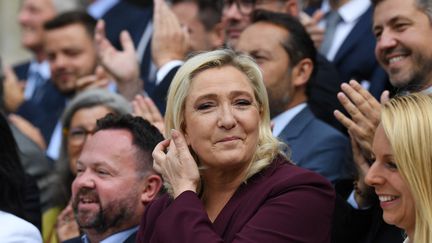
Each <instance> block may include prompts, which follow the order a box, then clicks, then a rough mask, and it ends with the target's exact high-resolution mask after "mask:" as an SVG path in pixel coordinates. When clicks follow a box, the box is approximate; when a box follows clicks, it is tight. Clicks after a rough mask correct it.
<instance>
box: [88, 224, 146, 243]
mask: <svg viewBox="0 0 432 243" xmlns="http://www.w3.org/2000/svg"><path fill="white" fill-rule="evenodd" d="M138 227H139V226H135V227H133V228H130V229H128V230H123V231H120V232H118V233H115V234H113V235H110V236H108V237H107V238H105V239H103V240H102V241H101V242H100V243H119V242H124V241H125V240H126V239H127V238H128V237H129V236H131V235H132V234H133V233H135V232H136V231H138ZM81 239H82V241H83V242H84V243H90V240H89V239H88V237H87V235H86V234H85V235H83V236H82V237H81Z"/></svg>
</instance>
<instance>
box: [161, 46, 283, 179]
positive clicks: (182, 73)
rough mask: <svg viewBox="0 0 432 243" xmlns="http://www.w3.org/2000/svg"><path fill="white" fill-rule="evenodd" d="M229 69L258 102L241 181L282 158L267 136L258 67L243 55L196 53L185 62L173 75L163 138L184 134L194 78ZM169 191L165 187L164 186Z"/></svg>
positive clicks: (279, 145)
mask: <svg viewBox="0 0 432 243" xmlns="http://www.w3.org/2000/svg"><path fill="white" fill-rule="evenodd" d="M224 66H232V67H235V68H237V69H238V70H240V71H241V72H242V73H244V74H245V75H246V77H247V79H248V80H249V82H250V84H251V87H252V88H253V90H254V95H255V99H256V100H257V102H258V108H259V111H260V116H261V122H260V127H259V137H258V147H257V150H256V151H255V154H254V156H253V158H252V163H251V164H250V166H249V168H248V171H247V174H246V178H245V181H246V180H247V179H248V178H250V177H251V176H253V175H254V174H256V173H258V172H259V171H261V170H262V169H264V168H265V167H266V166H268V165H269V164H270V163H271V162H272V160H273V159H274V158H275V157H276V155H278V154H280V155H282V156H284V153H283V152H282V150H281V148H282V146H283V145H282V143H281V142H279V141H278V140H277V139H276V138H275V137H274V136H273V135H272V132H271V127H270V109H269V104H268V97H267V91H266V88H265V86H264V83H263V79H262V74H261V71H260V69H259V67H258V65H257V64H256V63H255V62H254V61H253V59H252V58H250V57H249V56H247V55H244V54H238V53H235V52H234V51H232V50H229V49H222V50H216V51H211V52H204V53H200V54H198V55H196V56H193V57H192V58H190V59H189V60H187V61H186V62H185V63H184V64H183V66H182V67H181V68H180V69H179V70H178V72H177V74H176V75H175V77H174V79H173V81H172V83H171V85H170V88H169V91H168V98H167V108H166V112H165V128H166V130H165V131H166V133H167V134H166V137H169V136H170V134H169V133H170V131H171V129H176V130H179V131H182V132H184V129H183V128H184V125H185V124H184V122H185V119H184V111H185V101H186V98H187V96H188V94H189V89H190V86H191V83H192V82H193V79H194V77H195V76H196V75H197V74H198V73H201V72H203V71H205V70H208V69H212V68H221V67H224ZM168 187H169V185H168Z"/></svg>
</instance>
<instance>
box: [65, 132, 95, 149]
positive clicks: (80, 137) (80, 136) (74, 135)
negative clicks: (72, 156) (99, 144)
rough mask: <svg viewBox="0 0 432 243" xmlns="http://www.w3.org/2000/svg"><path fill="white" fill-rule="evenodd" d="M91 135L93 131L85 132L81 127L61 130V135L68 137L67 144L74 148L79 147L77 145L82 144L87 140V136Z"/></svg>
mask: <svg viewBox="0 0 432 243" xmlns="http://www.w3.org/2000/svg"><path fill="white" fill-rule="evenodd" d="M93 133H94V131H93V130H92V131H89V130H86V129H84V128H82V127H77V128H71V129H68V128H64V129H63V134H64V135H66V136H67V137H68V141H69V143H71V144H72V145H75V146H79V145H82V144H84V142H85V141H86V139H87V136H88V135H89V134H93Z"/></svg>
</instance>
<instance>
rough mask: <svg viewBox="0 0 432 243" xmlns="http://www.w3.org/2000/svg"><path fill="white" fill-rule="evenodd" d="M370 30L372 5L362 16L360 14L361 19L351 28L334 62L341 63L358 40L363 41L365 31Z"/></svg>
mask: <svg viewBox="0 0 432 243" xmlns="http://www.w3.org/2000/svg"><path fill="white" fill-rule="evenodd" d="M370 31H372V7H369V8H368V10H367V11H366V12H365V13H364V14H363V15H362V16H360V19H359V21H358V22H357V24H356V25H355V26H354V28H353V29H352V30H351V32H350V33H349V35H348V36H347V38H346V39H345V40H344V42H343V43H342V45H341V47H340V48H339V50H338V52H337V53H336V56H335V58H334V60H333V63H339V62H340V61H342V59H343V58H344V57H345V55H347V54H349V52H350V50H351V48H352V47H353V46H355V45H356V44H357V43H358V42H361V41H362V37H363V36H364V35H365V33H367V32H370Z"/></svg>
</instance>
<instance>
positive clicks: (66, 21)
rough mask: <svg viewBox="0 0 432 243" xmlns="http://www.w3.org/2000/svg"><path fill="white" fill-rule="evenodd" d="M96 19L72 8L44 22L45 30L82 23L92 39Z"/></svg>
mask: <svg viewBox="0 0 432 243" xmlns="http://www.w3.org/2000/svg"><path fill="white" fill-rule="evenodd" d="M96 23H97V21H96V20H95V19H94V18H93V17H92V16H90V15H89V14H87V13H86V12H84V11H80V10H73V11H68V12H64V13H62V14H60V15H57V16H56V17H54V18H53V19H51V20H49V21H47V22H46V23H45V24H44V29H45V30H55V29H59V28H63V27H66V26H69V25H73V24H80V25H82V26H83V27H84V28H85V30H86V31H87V33H88V34H89V35H90V37H91V38H92V39H93V36H94V33H95V27H96Z"/></svg>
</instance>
